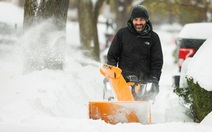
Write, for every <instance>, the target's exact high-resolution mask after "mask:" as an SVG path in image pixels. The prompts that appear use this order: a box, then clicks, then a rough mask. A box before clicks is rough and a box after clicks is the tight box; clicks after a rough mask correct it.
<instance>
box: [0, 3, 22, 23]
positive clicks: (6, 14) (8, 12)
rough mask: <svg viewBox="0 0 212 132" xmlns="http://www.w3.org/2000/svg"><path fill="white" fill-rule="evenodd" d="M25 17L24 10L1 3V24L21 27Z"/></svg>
mask: <svg viewBox="0 0 212 132" xmlns="http://www.w3.org/2000/svg"><path fill="white" fill-rule="evenodd" d="M23 16H24V12H23V9H21V8H19V7H17V6H15V5H13V4H10V3H7V2H2V1H0V22H6V23H8V24H12V25H15V24H17V25H19V24H21V23H22V22H23V18H24V17H23Z"/></svg>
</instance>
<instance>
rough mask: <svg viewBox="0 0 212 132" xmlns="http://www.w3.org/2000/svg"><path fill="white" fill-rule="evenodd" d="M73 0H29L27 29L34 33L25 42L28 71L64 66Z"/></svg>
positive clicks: (25, 19)
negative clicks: (70, 5)
mask: <svg viewBox="0 0 212 132" xmlns="http://www.w3.org/2000/svg"><path fill="white" fill-rule="evenodd" d="M68 5H69V0H40V3H38V2H37V0H26V2H25V6H24V30H25V32H27V31H31V32H27V33H32V34H31V35H30V41H28V43H27V44H26V45H25V47H24V48H25V49H27V50H25V51H29V52H25V72H31V71H34V70H42V69H45V68H48V69H62V68H63V60H64V58H63V57H64V56H63V53H64V46H65V40H66V35H65V31H66V30H65V29H66V20H67V12H68Z"/></svg>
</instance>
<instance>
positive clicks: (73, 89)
mask: <svg viewBox="0 0 212 132" xmlns="http://www.w3.org/2000/svg"><path fill="white" fill-rule="evenodd" d="M0 5H1V3H0ZM8 8H9V7H8ZM0 9H2V8H0ZM6 9H7V8H6ZM17 13H18V12H17ZM0 19H3V18H2V17H0ZM67 24H68V25H67V35H68V36H69V37H68V39H67V46H66V52H65V66H64V70H50V69H44V70H41V71H34V72H31V73H28V74H22V72H23V57H24V56H23V54H22V50H23V48H26V47H22V46H24V45H22V43H24V42H25V41H28V40H30V38H28V40H26V39H20V42H18V43H17V44H15V45H7V44H1V45H0V80H1V81H0V131H1V132H29V131H30V132H44V131H45V132H70V131H77V132H85V131H86V132H99V131H102V132H108V131H110V132H117V131H122V132H129V131H134V132H140V131H142V132H155V131H157V132H160V131H162V132H179V131H180V132H210V131H212V125H211V122H212V116H211V115H212V114H211V113H210V114H209V115H208V116H207V117H206V118H205V119H204V120H203V121H202V122H201V123H199V124H198V123H194V122H192V120H191V119H190V118H189V116H187V114H186V112H187V110H186V109H185V108H184V107H183V106H182V105H181V104H180V100H179V98H178V96H177V95H176V94H174V93H173V88H172V86H171V83H172V74H174V72H175V70H174V69H176V68H177V67H176V65H175V64H174V63H173V62H174V60H173V57H172V52H173V50H174V49H175V45H174V44H173V41H172V39H173V36H172V34H171V33H169V32H165V31H161V30H158V31H157V32H158V34H159V36H160V37H161V42H162V48H163V52H164V66H163V71H162V72H163V73H162V76H161V81H160V93H159V94H158V96H157V97H156V101H155V103H154V104H153V105H152V122H153V124H150V125H143V124H139V123H128V124H127V123H124V124H122V123H119V124H116V125H111V124H108V123H105V122H104V121H102V120H92V119H88V102H89V101H92V100H102V89H103V76H102V75H101V74H100V72H99V68H100V67H101V65H102V63H99V62H95V61H93V60H91V59H89V58H87V57H85V56H83V51H80V50H79V45H80V41H79V28H78V24H77V23H74V22H69V23H67ZM98 28H99V30H100V31H104V30H103V29H105V27H103V26H98ZM35 33H38V32H35ZM102 34H104V33H102ZM72 35H73V36H72ZM56 37H57V36H52V38H56ZM38 46H39V45H38ZM38 48H39V47H38Z"/></svg>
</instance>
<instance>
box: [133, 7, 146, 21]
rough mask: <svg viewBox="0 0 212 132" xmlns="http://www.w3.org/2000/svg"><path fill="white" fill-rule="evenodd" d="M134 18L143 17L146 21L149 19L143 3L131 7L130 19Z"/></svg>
mask: <svg viewBox="0 0 212 132" xmlns="http://www.w3.org/2000/svg"><path fill="white" fill-rule="evenodd" d="M135 18H144V19H146V21H148V20H149V14H148V11H147V9H146V8H145V7H144V6H143V5H137V6H136V7H134V8H133V10H132V12H131V19H132V20H133V19H135Z"/></svg>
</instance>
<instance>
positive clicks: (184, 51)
mask: <svg viewBox="0 0 212 132" xmlns="http://www.w3.org/2000/svg"><path fill="white" fill-rule="evenodd" d="M194 53H195V49H194V48H180V50H179V60H178V65H179V67H180V68H181V66H182V64H183V61H184V60H185V59H186V58H187V57H192V56H193V55H194Z"/></svg>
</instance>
